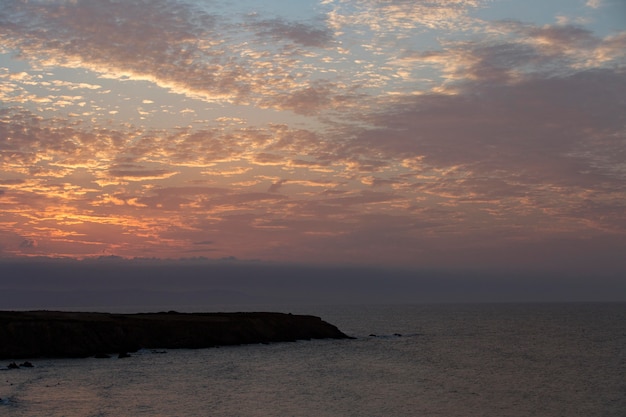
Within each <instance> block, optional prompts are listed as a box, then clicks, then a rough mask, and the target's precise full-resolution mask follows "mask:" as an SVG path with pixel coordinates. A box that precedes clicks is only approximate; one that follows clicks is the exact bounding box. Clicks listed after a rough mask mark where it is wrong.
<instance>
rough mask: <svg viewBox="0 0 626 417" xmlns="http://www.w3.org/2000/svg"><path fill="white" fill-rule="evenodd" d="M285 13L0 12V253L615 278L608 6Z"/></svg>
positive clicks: (369, 7) (320, 8) (625, 146)
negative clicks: (562, 271) (586, 272)
mask: <svg viewBox="0 0 626 417" xmlns="http://www.w3.org/2000/svg"><path fill="white" fill-rule="evenodd" d="M233 3H234V4H233ZM285 3H286V2H280V1H263V2H261V1H242V2H222V1H217V0H216V1H210V0H197V1H192V0H189V1H183V0H154V1H149V2H145V1H135V0H127V1H126V0H125V1H116V0H98V1H89V0H75V1H69V0H50V1H44V0H29V1H18V0H3V1H2V7H0V257H1V258H19V257H33V256H43V257H71V258H78V259H83V258H92V257H101V256H120V257H124V258H152V257H156V258H168V259H179V258H192V257H206V258H209V259H221V258H231V257H234V258H237V259H241V260H261V261H273V262H303V263H313V264H337V263H341V264H343V263H346V264H361V265H369V264H374V265H391V266H406V267H420V266H424V267H434V266H458V267H463V266H485V265H492V266H511V267H520V266H525V267H526V266H536V267H551V266H554V265H562V264H571V265H573V267H577V266H585V265H587V266H589V267H599V266H603V265H605V266H607V267H609V268H621V270H623V269H624V267H623V264H622V266H621V267H620V266H619V265H620V264H621V262H622V261H620V260H619V259H620V258H621V255H620V253H621V252H623V249H624V248H626V101H625V99H624V98H625V97H626V21H625V20H624V18H623V16H626V13H625V12H626V8H625V7H624V6H623V3H622V2H616V1H611V0H597V1H584V0H581V1H553V2H552V1H551V2H549V4H546V2H543V1H538V0H537V1H530V2H524V4H525V6H524V8H523V9H524V10H517V9H514V7H515V6H514V5H512V4H511V3H512V2H506V1H498V0H494V1H492V0H439V1H429V2H421V1H398V0H387V1H374V0H348V1H345V0H320V1H304V0H298V1H293V2H291V1H290V2H288V3H289V5H288V6H286V5H285ZM513 3H515V2H513ZM616 16H622V18H620V17H616Z"/></svg>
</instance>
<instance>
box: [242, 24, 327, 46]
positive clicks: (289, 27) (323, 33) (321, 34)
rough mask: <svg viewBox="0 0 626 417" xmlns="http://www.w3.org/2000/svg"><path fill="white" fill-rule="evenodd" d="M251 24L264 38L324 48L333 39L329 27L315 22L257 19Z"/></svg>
mask: <svg viewBox="0 0 626 417" xmlns="http://www.w3.org/2000/svg"><path fill="white" fill-rule="evenodd" d="M250 26H251V27H252V28H253V29H254V30H256V31H257V35H258V36H260V37H262V38H269V39H271V40H273V41H279V42H280V41H291V42H293V43H295V44H297V45H302V46H307V47H316V48H324V47H325V46H327V45H328V44H329V43H330V42H331V41H332V38H333V36H332V32H331V31H330V30H329V29H328V28H327V27H317V26H314V25H313V24H307V23H299V22H288V21H285V20H283V19H271V20H257V21H253V22H251V24H250Z"/></svg>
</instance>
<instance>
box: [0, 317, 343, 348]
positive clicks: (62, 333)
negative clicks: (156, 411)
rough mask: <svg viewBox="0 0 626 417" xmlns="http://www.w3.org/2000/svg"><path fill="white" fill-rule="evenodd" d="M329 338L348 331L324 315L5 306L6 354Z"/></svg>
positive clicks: (1, 333)
mask: <svg viewBox="0 0 626 417" xmlns="http://www.w3.org/2000/svg"><path fill="white" fill-rule="evenodd" d="M326 338H332V339H343V338H348V336H346V335H345V334H344V333H342V332H341V331H340V330H339V329H337V327H335V326H333V325H331V324H329V323H327V322H324V321H323V320H322V319H320V318H319V317H314V316H305V315H292V314H283V313H177V312H168V313H143V314H108V313H84V312H58V311H24V312H13V311H4V312H2V311H0V358H15V359H20V358H36V357H88V356H94V355H98V354H104V353H116V354H117V353H123V352H134V351H137V350H138V349H142V348H146V349H155V348H165V349H176V348H192V349H193V348H206V347H214V346H225V345H239V344H252V343H271V342H287V341H296V340H308V339H326Z"/></svg>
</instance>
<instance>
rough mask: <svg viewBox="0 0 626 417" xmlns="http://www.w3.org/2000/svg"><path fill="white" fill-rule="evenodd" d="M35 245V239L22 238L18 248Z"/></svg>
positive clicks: (27, 247)
mask: <svg viewBox="0 0 626 417" xmlns="http://www.w3.org/2000/svg"><path fill="white" fill-rule="evenodd" d="M36 247H37V241H36V240H34V239H24V240H23V241H22V242H21V243H20V249H33V248H36Z"/></svg>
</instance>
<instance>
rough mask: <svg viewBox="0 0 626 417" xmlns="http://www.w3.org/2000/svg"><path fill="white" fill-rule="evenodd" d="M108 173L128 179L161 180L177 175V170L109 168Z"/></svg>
mask: <svg viewBox="0 0 626 417" xmlns="http://www.w3.org/2000/svg"><path fill="white" fill-rule="evenodd" d="M108 173H109V174H110V175H111V176H113V177H116V178H120V179H124V180H126V181H148V180H160V179H164V178H169V177H171V176H173V175H176V174H177V172H175V171H169V170H166V169H118V168H112V169H109V171H108Z"/></svg>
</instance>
